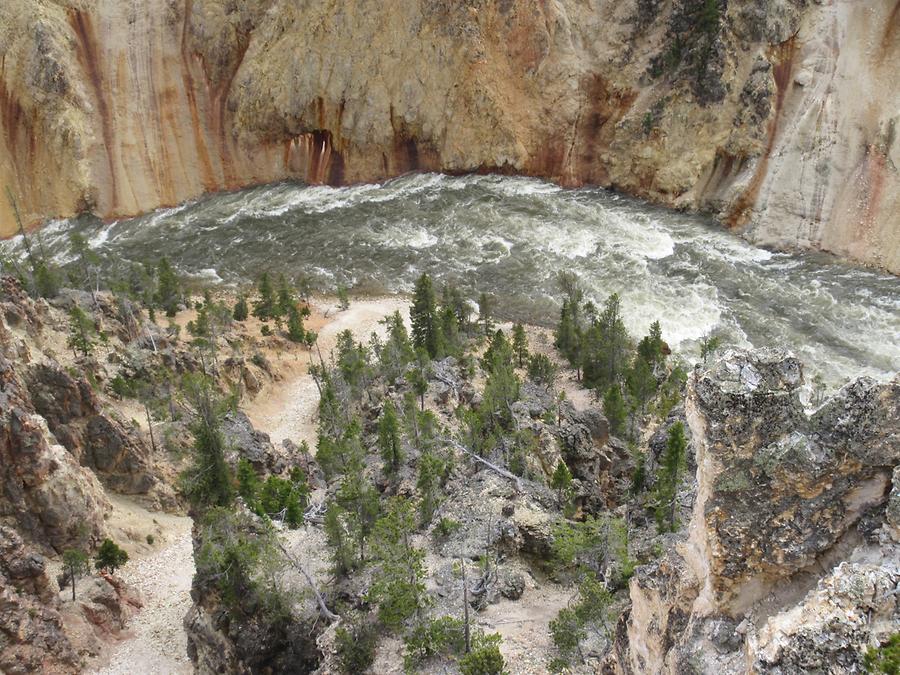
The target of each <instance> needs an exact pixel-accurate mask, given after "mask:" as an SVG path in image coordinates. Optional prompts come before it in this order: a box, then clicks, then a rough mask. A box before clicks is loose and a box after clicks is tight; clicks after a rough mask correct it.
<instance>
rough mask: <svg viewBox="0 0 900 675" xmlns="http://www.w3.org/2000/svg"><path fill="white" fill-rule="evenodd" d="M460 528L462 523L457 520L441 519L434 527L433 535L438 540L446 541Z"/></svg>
mask: <svg viewBox="0 0 900 675" xmlns="http://www.w3.org/2000/svg"><path fill="white" fill-rule="evenodd" d="M461 527H462V523H460V522H459V521H458V520H453V518H441V519H440V520H439V521H438V523H437V525H435V527H434V533H435V534H436V535H437V536H438V537H439V538H441V539H446V538H447V537H449V536H450V535H451V534H453V533H454V532H456V531H457V530H459V528H461Z"/></svg>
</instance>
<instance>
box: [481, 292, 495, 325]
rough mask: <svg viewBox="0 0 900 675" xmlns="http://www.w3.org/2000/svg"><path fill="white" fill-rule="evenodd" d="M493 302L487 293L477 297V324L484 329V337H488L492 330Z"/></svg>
mask: <svg viewBox="0 0 900 675" xmlns="http://www.w3.org/2000/svg"><path fill="white" fill-rule="evenodd" d="M493 316H494V302H493V300H492V299H491V297H490V296H489V295H488V294H487V293H482V294H481V295H480V296H478V322H479V323H480V324H481V326H482V328H483V329H484V334H485V335H490V334H491V332H492V331H493V330H494V321H493Z"/></svg>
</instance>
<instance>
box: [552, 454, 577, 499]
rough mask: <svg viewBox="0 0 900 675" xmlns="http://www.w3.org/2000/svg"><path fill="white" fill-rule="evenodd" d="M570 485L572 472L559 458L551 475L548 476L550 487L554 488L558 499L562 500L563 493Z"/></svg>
mask: <svg viewBox="0 0 900 675" xmlns="http://www.w3.org/2000/svg"><path fill="white" fill-rule="evenodd" d="M571 486H572V472H571V471H569V467H568V465H567V464H566V463H565V462H564V461H563V460H562V459H560V460H559V464H557V465H556V470H555V471H554V472H553V476H551V478H550V487H551V488H552V489H554V490H556V492H557V494H558V495H559V499H560V501H562V499H563V494H564V493H566V492H568V490H569V489H570V488H571Z"/></svg>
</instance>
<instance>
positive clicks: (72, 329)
mask: <svg viewBox="0 0 900 675" xmlns="http://www.w3.org/2000/svg"><path fill="white" fill-rule="evenodd" d="M95 333H96V331H95V330H94V321H93V319H91V318H90V317H89V316H88V315H87V313H85V311H84V310H83V309H81V307H79V306H78V305H72V309H71V310H69V338H68V345H69V348H70V349H71V350H72V351H73V352H74V353H75V354H76V355H78V354H81V356H84V357H88V356H90V355H91V352H93V351H94V341H93V338H94V335H95Z"/></svg>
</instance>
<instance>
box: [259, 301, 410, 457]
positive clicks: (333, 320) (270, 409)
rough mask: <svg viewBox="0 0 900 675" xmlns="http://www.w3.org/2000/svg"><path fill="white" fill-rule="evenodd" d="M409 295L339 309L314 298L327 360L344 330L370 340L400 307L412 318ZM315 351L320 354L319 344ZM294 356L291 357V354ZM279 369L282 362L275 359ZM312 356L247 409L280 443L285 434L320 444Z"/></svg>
mask: <svg viewBox="0 0 900 675" xmlns="http://www.w3.org/2000/svg"><path fill="white" fill-rule="evenodd" d="M408 304H409V302H408V300H406V299H405V298H398V297H393V298H371V299H365V300H354V301H353V302H352V303H351V304H350V308H349V309H346V310H344V311H338V309H337V307H336V306H335V305H334V304H331V303H326V302H324V301H314V303H313V310H314V312H315V313H316V314H321V315H324V317H325V318H324V321H325V322H324V324H323V325H322V326H321V328H319V329H318V330H319V337H318V348H319V349H320V350H321V351H322V356H323V357H324V358H325V359H326V360H327V359H328V358H329V355H330V354H331V350H332V349H333V348H334V346H335V343H336V342H337V336H338V334H339V333H341V332H342V331H344V330H347V329H349V330H351V331H352V332H353V335H354V337H355V338H356V339H357V340H362V341H364V342H367V341H368V338H369V336H370V335H371V334H372V333H373V332H376V333H378V334H379V335H381V336H383V335H384V326H382V325H380V324H379V322H380V321H381V320H382V319H384V318H385V317H386V316H388V315H390V314H393V313H394V312H395V311H400V313H401V314H403V315H404V318H405V319H408V315H407V313H406V307H407V306H408ZM313 354H316V350H315V348H314V349H313ZM289 358H290V357H289ZM273 365H274V366H275V367H276V370H279V371H280V370H281V367H280V366H281V364H280V363H279V362H278V361H276V362H275V363H273ZM307 365H308V357H307V360H306V361H305V362H302V363H300V364H297V366H296V367H294V368H289V369H286V373H285V379H284V380H281V381H278V382H274V383H272V384H270V385H268V386H267V387H266V388H264V389H263V390H262V391H261V392H260V393H259V394H258V395H257V396H256V398H254V399H253V401H251V402H250V403H249V404H246V405H245V406H244V411H245V412H246V413H247V416H248V417H249V418H250V420H251V421H252V422H253V426H255V427H256V428H257V429H259V430H260V431H264V432H266V433H267V434H269V436H270V437H271V439H272V442H273V443H275V444H276V445H277V444H279V443H281V441H283V440H284V439H285V438H289V439H290V440H292V441H294V442H295V443H300V442H301V441H306V442H307V443H308V444H309V447H310V448H311V449H313V450H314V449H315V447H316V412H317V409H318V405H319V392H318V390H317V389H316V383H315V381H314V380H313V378H312V377H311V376H310V375H309V373H308V372H307Z"/></svg>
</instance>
